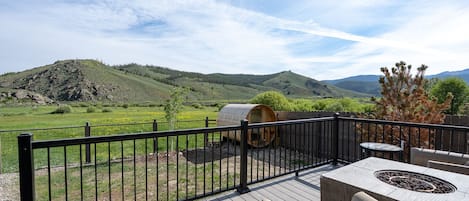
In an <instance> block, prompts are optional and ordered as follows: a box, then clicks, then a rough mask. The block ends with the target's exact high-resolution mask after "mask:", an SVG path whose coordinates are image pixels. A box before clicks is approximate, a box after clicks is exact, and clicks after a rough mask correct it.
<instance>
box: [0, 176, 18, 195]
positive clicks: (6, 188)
mask: <svg viewBox="0 0 469 201" xmlns="http://www.w3.org/2000/svg"><path fill="white" fill-rule="evenodd" d="M18 179H19V178H18V173H9V174H0V201H10V200H11V201H13V200H20V187H19V182H18Z"/></svg>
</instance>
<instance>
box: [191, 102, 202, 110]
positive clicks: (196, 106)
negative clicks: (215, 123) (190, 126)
mask: <svg viewBox="0 0 469 201" xmlns="http://www.w3.org/2000/svg"><path fill="white" fill-rule="evenodd" d="M192 107H193V108H195V109H203V108H204V106H203V105H202V104H200V103H194V104H192Z"/></svg>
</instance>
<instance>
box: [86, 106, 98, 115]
mask: <svg viewBox="0 0 469 201" xmlns="http://www.w3.org/2000/svg"><path fill="white" fill-rule="evenodd" d="M86 112H87V113H93V112H96V108H95V107H93V106H89V107H88V108H86Z"/></svg>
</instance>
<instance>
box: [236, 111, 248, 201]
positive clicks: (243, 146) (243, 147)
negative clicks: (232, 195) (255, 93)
mask: <svg viewBox="0 0 469 201" xmlns="http://www.w3.org/2000/svg"><path fill="white" fill-rule="evenodd" d="M247 137H248V120H246V119H244V120H241V139H240V142H239V143H240V152H241V153H240V154H241V161H240V168H241V169H240V175H239V180H240V181H239V187H238V189H237V191H238V193H240V194H243V193H247V192H249V191H250V190H249V188H248V138H247Z"/></svg>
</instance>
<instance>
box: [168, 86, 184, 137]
mask: <svg viewBox="0 0 469 201" xmlns="http://www.w3.org/2000/svg"><path fill="white" fill-rule="evenodd" d="M185 94H186V90H185V89H184V88H181V87H176V88H174V89H173V90H172V92H171V95H170V98H169V99H168V100H166V103H165V105H164V112H165V118H166V121H168V124H169V130H174V125H175V123H176V120H177V115H178V114H179V112H181V110H182V109H183V107H184V106H183V105H182V103H183V102H184V96H185Z"/></svg>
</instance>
